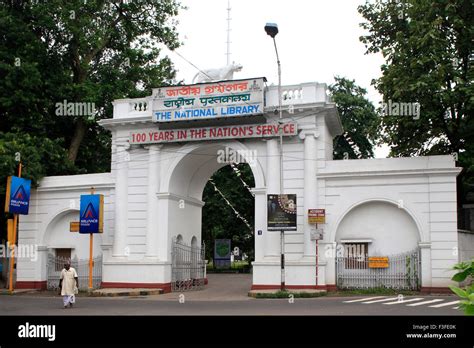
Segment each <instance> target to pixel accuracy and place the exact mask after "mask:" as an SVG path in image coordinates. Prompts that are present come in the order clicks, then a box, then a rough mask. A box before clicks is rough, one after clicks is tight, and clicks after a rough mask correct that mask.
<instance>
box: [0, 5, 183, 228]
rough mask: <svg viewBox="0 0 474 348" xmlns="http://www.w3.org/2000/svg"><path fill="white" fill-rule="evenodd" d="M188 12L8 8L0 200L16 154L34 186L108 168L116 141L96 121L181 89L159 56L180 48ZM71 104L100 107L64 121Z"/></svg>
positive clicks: (1, 70) (3, 24) (3, 17)
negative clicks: (121, 105)
mask: <svg viewBox="0 0 474 348" xmlns="http://www.w3.org/2000/svg"><path fill="white" fill-rule="evenodd" d="M180 8H181V6H180V5H179V3H178V2H177V1H176V0H160V1H156V0H141V1H105V0H88V1H84V0H71V1H63V0H39V1H17V0H0V160H1V161H2V162H1V163H0V178H1V180H0V200H1V201H2V202H4V196H3V192H4V191H5V183H6V177H7V176H8V175H13V174H15V165H16V163H15V161H14V156H15V153H17V152H20V153H21V157H22V161H23V164H24V171H23V176H25V177H28V178H31V179H33V183H34V184H36V183H37V181H38V180H39V179H40V178H41V177H42V176H44V175H55V174H73V173H88V172H93V173H94V172H104V171H108V170H109V169H110V134H109V133H108V131H106V130H104V129H103V128H101V127H100V126H99V125H98V123H97V121H98V120H99V119H102V118H109V117H111V116H112V108H113V106H112V101H113V100H114V99H118V98H129V97H141V96H145V95H150V94H151V88H153V87H156V86H159V85H167V84H171V83H174V82H175V81H174V79H175V71H174V69H173V66H172V64H171V61H170V59H169V58H167V57H162V56H161V48H162V47H164V46H167V47H168V48H170V49H175V48H176V47H178V46H179V41H178V35H177V32H176V24H177V22H176V21H175V19H174V17H175V16H176V15H177V13H178V10H179V9H180ZM64 100H66V101H67V102H71V103H93V104H94V106H95V112H94V113H93V115H92V116H93V117H90V115H88V116H85V117H82V116H78V115H75V116H58V105H60V104H58V103H62V102H63V101H64ZM2 204H3V203H2ZM3 229H4V224H0V232H1V231H2V230H3ZM0 237H1V236H0Z"/></svg>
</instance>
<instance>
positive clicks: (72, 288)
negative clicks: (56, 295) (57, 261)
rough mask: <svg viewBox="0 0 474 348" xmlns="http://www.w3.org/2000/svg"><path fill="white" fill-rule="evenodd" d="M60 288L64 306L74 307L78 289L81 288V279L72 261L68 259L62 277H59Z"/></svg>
mask: <svg viewBox="0 0 474 348" xmlns="http://www.w3.org/2000/svg"><path fill="white" fill-rule="evenodd" d="M59 289H60V291H61V295H62V296H63V304H64V308H67V306H68V305H69V307H72V306H73V304H74V303H75V302H76V296H75V294H76V293H77V289H79V280H78V277H77V272H76V270H75V269H74V268H72V267H71V263H70V262H69V261H68V262H67V263H65V264H64V268H63V270H62V271H61V278H60V279H59Z"/></svg>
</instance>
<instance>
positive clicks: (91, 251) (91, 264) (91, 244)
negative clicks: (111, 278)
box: [89, 187, 95, 290]
mask: <svg viewBox="0 0 474 348" xmlns="http://www.w3.org/2000/svg"><path fill="white" fill-rule="evenodd" d="M94 193H95V189H94V188H93V187H91V195H93V194H94ZM89 236H90V238H89V290H92V275H93V273H94V260H93V257H94V234H93V233H90V234H89Z"/></svg>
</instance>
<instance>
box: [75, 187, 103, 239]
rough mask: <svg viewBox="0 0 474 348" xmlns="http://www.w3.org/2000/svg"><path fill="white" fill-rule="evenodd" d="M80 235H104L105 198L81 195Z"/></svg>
mask: <svg viewBox="0 0 474 348" xmlns="http://www.w3.org/2000/svg"><path fill="white" fill-rule="evenodd" d="M80 217H81V220H80V223H79V232H80V233H102V232H103V230H104V229H103V226H104V196H103V195H81V209H80Z"/></svg>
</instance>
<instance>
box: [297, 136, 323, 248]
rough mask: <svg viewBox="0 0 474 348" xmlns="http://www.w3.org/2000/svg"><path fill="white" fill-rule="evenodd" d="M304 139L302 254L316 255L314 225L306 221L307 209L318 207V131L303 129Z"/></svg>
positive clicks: (302, 137) (301, 137)
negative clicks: (312, 235)
mask: <svg viewBox="0 0 474 348" xmlns="http://www.w3.org/2000/svg"><path fill="white" fill-rule="evenodd" d="M299 137H300V139H302V140H304V201H303V207H304V208H303V209H304V222H303V226H304V255H305V256H315V255H316V249H315V248H316V242H315V241H312V240H311V229H312V228H315V226H313V225H310V224H309V223H308V209H317V208H319V207H318V181H317V155H318V149H317V143H316V138H317V137H318V133H317V132H316V130H314V129H309V130H304V131H302V132H301V133H300V134H299Z"/></svg>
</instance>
